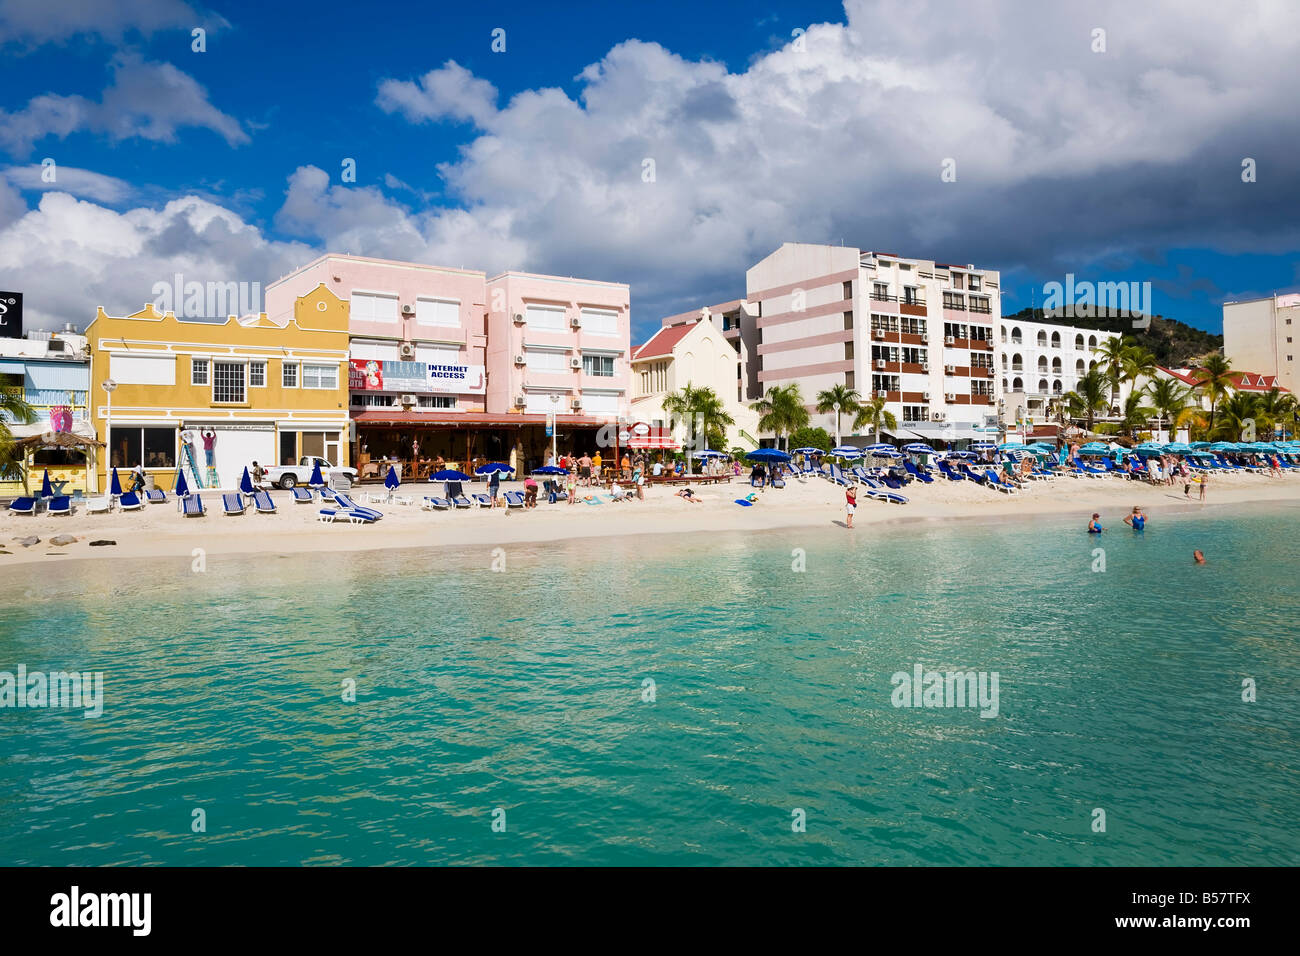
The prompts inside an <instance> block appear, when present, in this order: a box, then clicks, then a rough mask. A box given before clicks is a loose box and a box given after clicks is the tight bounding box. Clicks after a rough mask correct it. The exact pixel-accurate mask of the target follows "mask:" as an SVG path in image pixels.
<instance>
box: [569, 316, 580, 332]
mask: <svg viewBox="0 0 1300 956" xmlns="http://www.w3.org/2000/svg"><path fill="white" fill-rule="evenodd" d="M569 325H570V326H571V327H573V328H575V329H580V328H582V316H580V315H575V316H574V317H573V318H571V319H569Z"/></svg>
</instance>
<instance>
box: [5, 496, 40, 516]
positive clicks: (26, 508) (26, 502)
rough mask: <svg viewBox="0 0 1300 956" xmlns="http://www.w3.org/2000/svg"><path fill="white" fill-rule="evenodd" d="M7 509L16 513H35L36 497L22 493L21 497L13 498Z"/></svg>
mask: <svg viewBox="0 0 1300 956" xmlns="http://www.w3.org/2000/svg"><path fill="white" fill-rule="evenodd" d="M9 510H10V511H12V512H13V513H14V514H16V515H35V514H36V499H35V498H33V497H31V496H30V495H24V496H23V497H21V498H15V499H14V500H13V501H12V502H11V503H10V504H9Z"/></svg>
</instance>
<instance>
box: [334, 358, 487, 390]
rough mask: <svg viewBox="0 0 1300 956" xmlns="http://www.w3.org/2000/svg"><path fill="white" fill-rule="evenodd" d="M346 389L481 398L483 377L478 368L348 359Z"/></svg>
mask: <svg viewBox="0 0 1300 956" xmlns="http://www.w3.org/2000/svg"><path fill="white" fill-rule="evenodd" d="M348 365H349V372H348V388H349V389H351V390H353V391H356V392H459V393H462V394H470V395H482V394H483V393H484V392H486V391H487V376H486V375H485V374H484V368H483V366H482V365H440V364H433V363H429V362H388V361H380V360H379V359H351V360H349V362H348Z"/></svg>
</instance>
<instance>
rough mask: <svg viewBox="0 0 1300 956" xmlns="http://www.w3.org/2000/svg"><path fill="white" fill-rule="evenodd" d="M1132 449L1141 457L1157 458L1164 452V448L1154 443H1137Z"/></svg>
mask: <svg viewBox="0 0 1300 956" xmlns="http://www.w3.org/2000/svg"><path fill="white" fill-rule="evenodd" d="M1133 451H1134V452H1136V453H1137V454H1138V455H1141V456H1142V457H1143V458H1159V457H1160V456H1161V455H1163V454H1164V450H1163V449H1162V448H1160V447H1159V446H1155V445H1138V446H1137V447H1136V448H1134V449H1133Z"/></svg>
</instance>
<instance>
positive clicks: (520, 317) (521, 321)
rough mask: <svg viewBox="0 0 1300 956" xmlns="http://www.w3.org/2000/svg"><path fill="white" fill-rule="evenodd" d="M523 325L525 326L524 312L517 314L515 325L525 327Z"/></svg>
mask: <svg viewBox="0 0 1300 956" xmlns="http://www.w3.org/2000/svg"><path fill="white" fill-rule="evenodd" d="M523 324H524V314H523V313H522V312H516V313H515V325H523Z"/></svg>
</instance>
